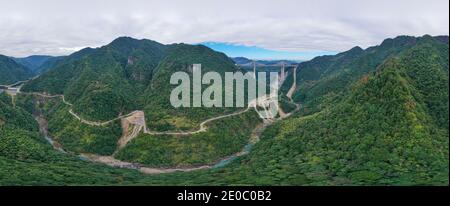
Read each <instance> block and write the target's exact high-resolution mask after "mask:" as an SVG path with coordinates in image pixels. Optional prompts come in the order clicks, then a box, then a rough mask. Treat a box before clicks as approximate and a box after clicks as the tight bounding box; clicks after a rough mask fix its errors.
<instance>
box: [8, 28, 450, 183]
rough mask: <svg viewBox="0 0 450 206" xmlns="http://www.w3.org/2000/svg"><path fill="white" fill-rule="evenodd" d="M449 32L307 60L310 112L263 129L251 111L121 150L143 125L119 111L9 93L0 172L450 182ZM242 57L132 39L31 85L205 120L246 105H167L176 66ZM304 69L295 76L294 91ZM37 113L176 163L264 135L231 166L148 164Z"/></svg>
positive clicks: (28, 178)
mask: <svg viewBox="0 0 450 206" xmlns="http://www.w3.org/2000/svg"><path fill="white" fill-rule="evenodd" d="M448 42H449V41H448V36H438V37H432V36H429V35H425V36H422V37H412V36H398V37H395V38H389V39H386V40H384V41H383V42H381V43H380V44H379V45H375V46H372V47H369V48H366V49H362V48H360V47H358V46H356V47H354V48H352V49H350V50H348V51H345V52H342V53H339V54H336V55H327V56H320V57H316V58H314V59H312V60H310V61H306V62H301V63H299V65H298V69H297V73H296V74H294V75H295V78H296V83H297V84H296V87H294V88H295V91H294V95H293V98H292V99H293V101H295V102H296V103H298V104H301V105H302V106H301V108H300V110H299V111H297V112H296V113H295V114H294V115H292V116H291V117H289V118H286V119H282V120H281V121H279V122H276V123H275V124H272V125H270V126H268V127H267V128H266V129H265V130H263V131H260V130H258V129H256V130H254V128H258V127H256V125H257V124H259V123H260V121H259V119H258V118H257V117H255V116H252V115H254V114H252V113H245V114H243V115H240V116H236V117H233V118H229V119H224V120H223V121H219V122H218V123H216V124H211V125H208V127H209V128H208V132H204V133H199V134H194V135H186V136H184V135H183V136H182V135H169V134H163V135H157V134H155V135H150V134H140V135H139V136H137V138H135V139H134V140H133V141H131V142H130V144H128V145H127V146H126V147H125V148H123V150H121V151H119V152H118V153H114V151H115V150H116V148H117V147H118V145H117V142H118V139H119V138H120V137H121V135H122V134H123V132H127V131H130V130H132V129H130V128H125V129H126V130H124V131H122V129H123V128H121V122H120V121H117V122H114V123H112V124H111V125H107V126H99V127H93V126H87V125H82V124H81V123H80V121H79V120H78V119H76V118H74V117H72V116H71V115H70V113H69V112H68V108H67V107H68V106H67V105H64V104H62V103H61V101H60V100H58V99H53V100H48V99H47V100H46V99H43V98H39V97H36V98H34V97H32V96H26V95H23V96H19V97H18V98H17V99H16V100H15V101H14V104H13V101H12V100H11V98H10V97H9V96H7V95H5V94H4V93H2V94H0V137H1V138H0V165H2V167H0V176H2V177H3V178H1V179H0V184H5V185H17V184H25V185H34V184H44V185H47V184H48V185H53V184H56V185H71V184H74V185H80V184H86V183H88V184H99V185H111V184H120V185H124V184H139V185H148V184H155V185H448V183H449V176H448V175H449V126H448V125H449V116H448V114H449V100H448V97H449V45H448ZM50 60H52V61H50ZM233 60H234V61H232V59H231V58H229V57H227V56H226V55H224V54H223V53H219V52H215V51H213V50H211V49H209V48H207V47H205V46H193V45H187V44H171V45H164V44H160V43H158V42H154V41H151V40H136V39H132V38H129V37H121V38H118V39H116V40H114V41H113V42H111V43H110V44H108V45H105V46H103V47H100V48H96V49H91V48H87V49H83V50H81V51H79V52H76V53H74V54H71V55H69V56H67V57H59V58H56V59H55V58H50V59H49V60H48V61H46V62H45V63H42V64H41V66H42V65H44V64H46V63H48V64H49V65H52V66H50V67H48V69H47V71H45V72H43V73H42V74H41V75H40V76H39V77H38V78H36V79H34V80H32V81H30V82H28V83H27V84H25V85H24V87H23V90H24V91H29V92H44V93H49V94H64V95H65V97H66V101H69V102H71V103H73V104H74V106H73V109H74V111H75V112H76V113H78V114H80V116H82V117H83V118H86V119H90V120H98V121H100V120H107V119H111V118H115V117H117V116H118V115H120V114H125V113H127V112H130V111H133V110H136V109H142V110H144V111H145V115H146V118H147V126H148V127H149V128H150V129H151V130H156V131H180V130H183V131H186V130H191V131H192V130H194V129H195V128H196V126H197V125H198V123H199V122H201V121H202V120H204V119H205V118H209V117H214V116H216V115H218V114H223V113H226V112H230V111H234V110H231V109H230V110H226V109H222V108H188V109H180V108H173V107H172V106H170V103H168V96H169V93H170V91H171V89H172V87H171V85H170V84H169V83H168V82H169V79H170V75H171V74H172V73H174V72H176V71H186V72H188V73H189V74H191V73H192V67H191V65H192V63H202V66H203V69H204V70H203V71H204V72H207V71H217V72H219V73H220V74H223V73H224V72H226V71H241V70H240V67H242V66H240V65H249V64H250V65H251V64H252V60H249V59H246V58H243V57H239V58H234V59H233ZM49 62H52V63H51V64H50V63H49ZM281 62H283V61H273V62H269V63H268V62H265V61H263V62H262V63H261V64H264V65H266V64H268V65H277V64H280V63H281ZM0 63H1V64H0V65H2V67H0V69H3V72H6V73H7V74H10V73H11V72H14V73H15V75H14V76H12V75H9V76H6V77H7V78H4V79H6V81H7V82H12V81H13V80H14V79H20V78H27V76H29V75H32V72H31V70H30V69H28V68H26V67H24V66H22V65H20V64H17V63H16V62H15V61H13V60H12V59H11V58H8V57H4V56H0ZM236 64H237V65H236ZM0 74H3V73H0ZM0 77H5V76H4V75H2V76H0ZM293 77H294V76H293V75H289V76H288V77H287V79H286V81H285V82H284V83H283V85H282V88H281V91H280V98H281V102H283V101H285V100H286V99H287V97H286V95H285V94H286V93H287V92H288V91H289V90H290V88H291V86H292V84H293V81H294V78H293ZM4 81H5V80H4ZM282 107H286V108H287V109H289V105H288V106H286V105H282ZM33 114H34V115H36V114H42V116H44V117H45V118H47V120H48V128H49V129H48V130H49V133H50V134H51V135H53V136H54V137H55V139H56V140H58V141H59V142H60V143H61V144H62V145H63V146H64V147H65V148H68V149H69V150H70V151H73V152H75V153H76V154H79V153H95V154H100V155H108V156H109V157H111V156H112V157H115V158H118V159H120V160H126V161H129V162H133V163H139V164H143V165H149V166H153V167H163V168H167V167H175V168H179V167H195V166H198V165H203V164H211V163H215V162H217V160H218V159H221V158H224V157H226V156H227V155H230V154H233V153H235V152H239V151H241V149H242V148H243V145H245V144H247V142H248V141H251V139H250V137H254V135H255V133H258V134H259V133H261V134H260V136H258V139H260V141H259V142H258V143H256V144H255V145H254V146H253V147H252V148H251V150H250V152H249V153H248V154H247V155H244V156H241V157H239V158H236V159H233V160H232V161H233V162H232V163H231V164H229V165H226V166H224V167H219V168H214V169H204V170H199V171H191V172H177V173H173V174H161V175H143V174H140V173H139V172H137V171H130V170H127V169H122V168H112V167H108V166H104V165H100V164H92V163H90V162H88V161H83V160H79V159H78V157H76V156H75V155H72V154H71V153H67V154H62V153H58V152H56V151H55V150H54V149H53V148H52V147H50V146H49V145H48V144H47V143H46V142H45V141H44V139H43V138H42V135H40V134H39V127H38V124H37V122H36V121H35V120H34V118H33ZM40 123H41V124H42V122H40ZM254 131H256V132H254ZM249 139H250V140H249ZM230 161H231V160H230Z"/></svg>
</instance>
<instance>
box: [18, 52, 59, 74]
mask: <svg viewBox="0 0 450 206" xmlns="http://www.w3.org/2000/svg"><path fill="white" fill-rule="evenodd" d="M53 58H56V57H52V56H47V55H33V56H28V57H23V58H13V59H14V61H16V62H17V63H19V64H21V65H23V66H25V67H28V68H29V69H31V71H33V73H34V74H39V73H41V71H42V68H41V66H42V65H43V64H45V63H46V62H47V61H49V60H51V59H53Z"/></svg>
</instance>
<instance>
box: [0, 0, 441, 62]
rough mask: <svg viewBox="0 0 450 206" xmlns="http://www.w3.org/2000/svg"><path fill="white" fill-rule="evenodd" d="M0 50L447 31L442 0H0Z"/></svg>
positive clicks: (326, 44) (372, 37)
mask: <svg viewBox="0 0 450 206" xmlns="http://www.w3.org/2000/svg"><path fill="white" fill-rule="evenodd" d="M0 5H2V6H1V7H0V53H2V54H6V55H12V56H26V55H31V54H51V55H62V54H68V53H71V52H72V51H73V49H74V48H76V49H77V48H81V47H85V46H91V47H95V46H101V45H104V44H107V43H109V42H110V41H112V40H113V39H115V38H116V37H118V36H125V35H126V36H132V37H136V38H147V39H152V40H156V41H159V42H162V43H177V42H186V43H198V42H211V41H218V42H230V43H236V44H243V45H250V46H259V47H263V48H267V49H272V50H284V51H323V50H330V51H343V50H346V49H349V48H351V47H353V46H355V45H359V46H362V47H367V46H370V45H375V44H378V43H380V41H382V40H383V39H385V38H388V37H395V36H397V35H415V36H417V35H423V34H431V35H439V34H445V35H448V33H449V2H448V0H427V1H425V0H396V1H390V0H378V1H372V0H340V1H331V0H328V1H325V0H303V1H299V0H281V1H275V0H273V1H269V0H230V1H218V0H217V1H216V0H190V1H185V0H176V1H173V0H165V1H155V0H150V1H148V0H128V1H113V0H97V1H93V0H78V1H70V2H69V1H61V0H40V1H25V0H15V1H10V0H8V1H6V0H0Z"/></svg>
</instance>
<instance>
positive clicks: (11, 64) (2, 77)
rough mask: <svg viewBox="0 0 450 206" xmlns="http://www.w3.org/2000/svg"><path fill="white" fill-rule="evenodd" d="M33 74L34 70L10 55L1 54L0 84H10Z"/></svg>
mask: <svg viewBox="0 0 450 206" xmlns="http://www.w3.org/2000/svg"><path fill="white" fill-rule="evenodd" d="M32 76H33V72H32V71H31V70H30V69H28V68H27V67H25V66H22V65H20V64H18V63H17V62H15V61H14V60H13V59H12V58H10V57H7V56H3V55H0V85H9V84H12V83H15V82H17V81H21V80H26V79H28V78H30V77H32Z"/></svg>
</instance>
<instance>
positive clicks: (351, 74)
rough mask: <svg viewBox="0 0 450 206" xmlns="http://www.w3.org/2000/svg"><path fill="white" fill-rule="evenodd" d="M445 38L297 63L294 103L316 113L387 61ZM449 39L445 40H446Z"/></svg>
mask: <svg viewBox="0 0 450 206" xmlns="http://www.w3.org/2000/svg"><path fill="white" fill-rule="evenodd" d="M444 39H445V36H440V37H431V36H428V35H425V36H423V37H412V36H399V37H396V38H393V39H391V38H389V39H386V40H384V41H383V42H382V43H381V44H380V45H378V46H373V47H369V48H367V49H365V50H363V49H361V48H360V47H354V48H353V49H351V50H349V51H346V52H342V53H339V54H337V55H332V56H330V55H329V56H321V57H316V58H314V59H313V60H311V61H308V62H303V63H300V65H299V69H298V70H297V85H298V87H297V91H296V92H295V94H294V100H295V101H300V102H302V103H303V104H304V106H305V109H306V110H312V111H316V110H317V109H318V108H322V107H324V106H325V105H326V104H331V103H332V102H334V101H337V100H336V98H337V99H339V98H340V96H342V95H340V93H342V92H345V91H346V90H347V89H348V86H349V85H350V84H351V83H352V82H355V81H356V80H358V79H359V78H361V77H362V76H363V75H365V74H367V73H369V72H371V71H374V70H375V69H376V68H377V67H378V66H379V65H381V64H382V63H383V62H384V61H386V60H387V59H388V58H390V57H393V56H397V55H399V54H401V53H402V52H403V51H405V50H407V49H409V48H412V47H413V46H415V45H417V44H420V43H422V42H427V41H428V42H433V43H434V44H437V45H442V46H444V47H445V45H447V47H448V43H445V40H444ZM447 39H448V36H447ZM290 83H291V79H288V80H287V81H286V82H285V84H284V85H283V87H282V91H284V93H286V92H287V90H288V89H289V86H287V85H290Z"/></svg>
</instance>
